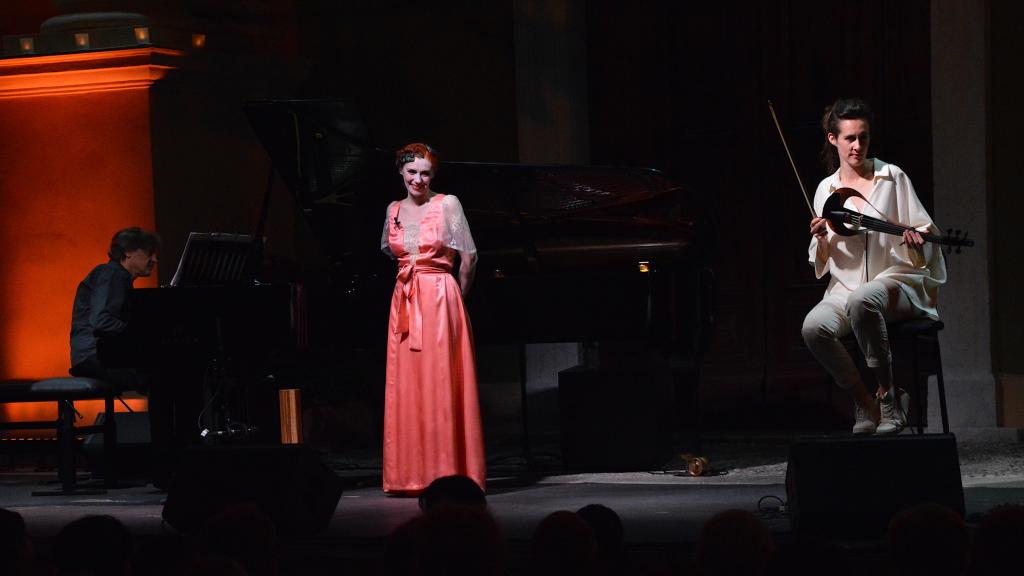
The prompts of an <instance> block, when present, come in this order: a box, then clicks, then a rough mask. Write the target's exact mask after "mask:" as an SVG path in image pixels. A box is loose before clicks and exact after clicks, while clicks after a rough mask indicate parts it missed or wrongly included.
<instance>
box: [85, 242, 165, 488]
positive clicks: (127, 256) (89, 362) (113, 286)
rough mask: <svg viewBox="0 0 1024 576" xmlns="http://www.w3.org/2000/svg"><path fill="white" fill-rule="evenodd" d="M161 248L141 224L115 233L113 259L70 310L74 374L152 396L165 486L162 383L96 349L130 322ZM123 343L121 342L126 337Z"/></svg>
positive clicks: (156, 474) (156, 478) (156, 464)
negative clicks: (108, 361) (139, 284)
mask: <svg viewBox="0 0 1024 576" xmlns="http://www.w3.org/2000/svg"><path fill="white" fill-rule="evenodd" d="M159 252H160V237H159V236H157V235H156V234H154V233H152V232H147V231H146V230H143V229H142V228H137V227H133V228H125V229H124V230H119V231H118V232H117V233H116V234H114V237H113V239H111V241H110V250H109V251H108V252H107V256H108V257H109V258H110V260H109V261H108V262H107V263H106V264H100V265H99V266H97V267H95V268H93V269H92V272H89V275H88V276H86V277H85V279H84V280H82V282H81V283H80V284H79V285H78V291H77V292H75V304H74V307H73V308H72V311H71V370H70V372H71V375H72V376H82V377H88V378H96V379H98V380H103V381H105V382H109V383H110V384H113V385H115V386H117V388H118V389H119V390H139V391H141V392H143V393H145V394H147V395H148V396H149V417H150V435H151V438H152V442H153V451H152V455H153V463H152V464H153V485H154V486H156V487H158V488H161V487H164V486H165V485H166V484H167V482H168V480H169V477H170V473H171V470H172V469H173V458H172V456H173V450H172V446H171V444H172V438H171V434H172V432H171V430H172V426H173V425H172V419H173V411H172V410H173V408H172V407H171V405H170V402H171V401H172V400H171V399H170V398H157V397H156V396H158V395H162V396H168V395H169V394H167V393H163V394H160V392H161V390H159V388H160V386H159V384H157V385H153V384H154V383H151V382H147V381H146V380H142V379H140V378H139V377H138V375H137V374H136V371H135V369H133V368H124V367H109V366H104V365H103V364H102V363H101V362H100V360H99V356H98V354H97V345H98V342H99V340H100V339H101V338H108V339H111V340H116V339H117V338H118V336H120V335H123V334H124V333H125V331H126V330H127V328H128V322H129V316H130V303H131V300H130V298H129V292H130V291H131V290H132V284H134V282H135V279H136V278H141V277H145V276H149V275H150V274H152V273H153V267H154V266H156V263H157V259H158V255H159ZM122 344H123V343H122Z"/></svg>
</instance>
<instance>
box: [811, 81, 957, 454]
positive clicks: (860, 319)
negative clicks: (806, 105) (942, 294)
mask: <svg viewBox="0 0 1024 576" xmlns="http://www.w3.org/2000/svg"><path fill="white" fill-rule="evenodd" d="M872 126H873V118H872V114H871V109H870V108H869V107H868V105H867V103H866V102H864V101H863V100H860V99H857V98H849V99H840V100H837V101H836V102H834V103H833V104H832V105H831V106H829V107H828V108H826V110H825V115H824V117H823V119H822V131H823V132H824V135H825V144H824V147H823V150H822V158H823V160H824V161H825V163H826V165H827V167H828V169H829V170H830V171H832V170H834V172H833V173H832V174H831V175H829V176H828V177H826V178H825V179H824V180H822V181H821V183H820V184H818V188H817V190H816V191H815V193H814V213H815V214H819V215H821V214H822V209H823V207H824V205H825V201H826V200H828V198H829V196H830V195H831V194H832V193H833V192H834V191H835V190H838V189H840V188H852V189H854V190H856V191H857V192H859V194H853V195H851V196H850V197H849V198H848V199H847V200H846V203H845V204H844V207H845V208H848V209H851V210H855V211H857V212H860V213H862V214H864V215H865V216H871V217H873V218H878V219H881V220H885V221H888V222H891V223H894V224H900V225H903V226H906V227H909V228H911V229H910V230H907V231H904V232H903V235H902V236H899V235H892V234H883V233H881V232H875V231H871V230H867V229H864V230H861V231H859V233H858V234H854V235H841V234H837V233H835V231H834V229H833V228H831V226H834V225H842V224H831V223H829V222H828V221H826V220H825V219H824V218H820V217H815V218H812V219H811V224H810V233H811V244H810V247H809V260H810V263H811V265H812V266H814V272H815V275H816V276H817V277H818V278H821V277H823V276H824V275H825V274H829V275H830V279H829V283H828V288H827V289H826V290H825V296H824V298H823V299H822V300H821V302H819V303H818V305H816V306H815V307H814V308H812V309H811V311H810V312H809V313H808V314H807V317H806V318H805V319H804V324H803V329H802V333H803V338H804V342H806V344H807V347H808V348H809V349H810V350H811V352H812V353H813V354H814V356H815V357H816V358H817V359H818V361H819V362H820V363H821V364H822V365H823V366H824V367H825V369H826V370H828V372H829V373H830V374H831V375H832V377H833V378H835V381H836V383H837V384H838V385H839V386H840V387H841V388H843V389H845V390H847V391H849V392H850V394H851V395H852V396H853V401H854V403H855V407H856V410H855V412H856V421H855V423H854V425H853V433H854V434H897V433H899V432H900V431H901V430H902V429H903V427H904V426H906V421H907V416H906V414H907V407H908V405H909V401H910V399H909V396H908V395H907V393H906V391H904V390H903V389H901V388H898V387H897V386H895V385H894V384H893V381H892V380H893V377H892V366H891V362H892V356H891V353H890V351H889V340H888V336H887V334H886V322H899V321H902V320H910V319H913V318H932V319H936V320H937V319H938V312H937V311H936V309H935V306H936V298H937V296H938V287H939V285H941V284H943V283H944V282H945V281H946V267H945V262H944V260H943V257H942V251H941V250H940V249H939V248H938V247H937V246H935V245H934V244H930V243H925V242H924V240H923V239H922V237H921V234H920V232H929V231H931V232H937V231H938V229H937V227H936V226H935V224H934V223H933V222H932V219H931V217H930V216H929V215H928V212H927V211H926V210H925V209H924V207H923V206H922V205H921V202H920V200H918V198H917V194H916V193H915V192H914V187H913V185H912V184H911V183H910V178H909V177H908V176H907V174H906V173H905V172H903V170H901V169H900V168H899V167H897V166H896V165H895V164H888V163H886V162H883V161H881V160H879V159H878V158H870V157H869V156H868V148H869V145H870V143H871V128H872ZM844 232H845V231H844ZM850 332H853V334H854V336H855V338H856V340H857V345H858V346H859V347H860V349H861V352H863V354H864V359H865V363H866V364H867V366H868V367H869V368H870V371H871V373H872V374H873V375H874V377H875V381H876V383H877V385H878V389H877V391H876V392H875V394H873V395H872V394H869V392H868V391H867V388H866V387H865V385H864V382H862V380H861V377H860V374H859V372H858V371H857V368H856V366H855V365H854V363H853V359H852V358H851V357H850V355H849V353H848V352H847V351H846V348H845V347H844V346H843V345H842V343H840V342H839V339H840V338H843V337H844V336H846V335H847V334H849V333H850Z"/></svg>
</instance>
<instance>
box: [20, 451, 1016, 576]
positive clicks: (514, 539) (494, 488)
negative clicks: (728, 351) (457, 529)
mask: <svg viewBox="0 0 1024 576" xmlns="http://www.w3.org/2000/svg"><path fill="white" fill-rule="evenodd" d="M791 440H792V438H791V437H779V436H772V437H765V436H758V437H752V436H748V435H723V436H717V437H711V438H708V440H707V442H706V443H705V447H706V449H705V450H703V451H702V454H703V455H706V456H707V457H708V458H709V459H710V461H711V465H712V467H713V469H714V474H713V475H710V476H703V477H690V476H687V475H685V473H684V472H683V471H682V467H683V465H682V461H681V459H678V458H676V459H674V460H673V461H671V462H668V463H667V465H666V466H664V467H663V468H662V469H658V470H651V471H644V472H617V473H578V472H571V471H566V470H561V469H559V465H558V463H557V461H556V460H555V459H554V458H551V457H550V456H543V455H539V456H538V457H537V458H535V459H534V461H533V462H532V467H527V466H526V461H525V460H524V459H523V458H522V457H521V456H519V455H518V454H517V453H516V452H515V451H510V452H509V453H508V454H505V455H502V454H494V455H493V456H492V458H491V462H492V465H491V466H490V467H489V472H490V475H491V476H490V479H489V491H488V496H487V499H488V504H489V507H490V509H491V511H492V513H493V515H494V516H495V518H496V519H497V521H498V524H499V526H500V528H501V530H502V533H503V535H504V537H505V539H506V541H507V542H508V547H509V551H510V555H511V556H512V557H514V558H515V557H519V558H520V559H521V558H523V557H525V555H527V554H528V543H529V540H530V538H531V535H532V533H533V530H534V528H535V527H536V525H537V524H538V522H539V521H540V520H541V519H542V518H543V517H544V516H546V515H547V514H549V513H551V512H553V511H556V510H577V509H579V508H580V507H582V506H585V505H587V504H592V503H600V504H604V505H606V506H609V507H610V508H612V509H613V510H615V511H616V512H618V514H619V515H620V517H621V518H622V522H623V525H624V527H625V538H626V542H627V548H628V550H630V553H631V554H632V555H633V556H634V557H639V558H646V560H645V561H647V562H649V563H652V564H655V565H663V566H664V565H674V564H679V563H680V562H685V560H684V559H682V560H681V558H685V557H686V555H687V554H689V552H690V551H692V545H693V543H694V542H695V541H696V538H697V535H698V533H699V530H700V528H701V526H702V525H703V524H704V522H705V521H706V520H707V519H708V518H710V517H711V516H713V515H714V514H716V513H718V512H721V511H723V510H728V509H743V510H749V511H751V512H755V513H756V514H758V515H759V516H760V517H761V518H762V519H763V520H764V522H765V524H766V525H767V526H768V528H769V529H770V530H771V531H772V532H773V533H775V534H776V535H777V536H778V537H780V538H785V537H786V535H787V534H788V533H789V531H790V525H789V519H788V517H787V515H786V514H785V513H781V512H779V509H778V507H779V504H781V503H782V502H784V501H785V500H786V489H785V470H786V454H787V447H788V444H789V442H790V441H791ZM958 451H959V455H960V462H961V477H962V482H963V486H964V495H965V503H966V510H967V517H968V521H969V522H970V521H971V520H972V519H973V518H977V517H978V516H979V515H982V514H984V513H985V512H987V511H988V510H990V509H991V508H992V507H994V506H996V505H998V504H1003V503H1011V502H1012V503H1024V446H1022V445H1020V444H1015V443H961V444H960V445H959V446H958ZM324 460H325V461H326V462H327V463H328V464H329V465H330V466H331V467H332V468H333V469H334V470H335V471H336V472H337V473H338V474H339V475H340V476H342V477H343V478H344V479H345V482H346V486H347V488H346V490H345V492H344V494H343V495H342V497H341V500H340V501H339V503H338V506H337V508H336V510H335V514H334V518H333V520H332V522H331V524H330V526H329V528H328V530H327V531H326V532H323V533H321V534H319V535H317V536H315V537H314V538H311V539H307V540H303V541H301V542H294V543H292V544H290V545H289V548H288V554H289V555H291V556H292V557H293V560H295V561H294V562H292V563H291V565H292V566H298V565H303V564H304V563H306V562H313V561H314V560H315V561H317V562H319V561H329V562H331V563H335V564H337V563H339V562H340V563H342V564H347V565H350V566H352V567H353V568H359V567H366V566H371V565H372V564H373V563H374V562H375V560H376V559H377V558H378V557H379V556H380V555H381V554H382V552H383V546H384V543H385V540H386V537H387V535H388V534H389V533H390V532H391V531H392V530H393V529H394V528H395V527H396V526H398V525H399V524H401V523H403V522H405V521H406V520H408V519H410V518H412V517H414V516H415V515H416V514H418V513H419V510H418V507H417V501H416V499H414V498H398V497H390V496H385V495H384V494H383V493H382V491H381V489H380V480H379V456H378V455H375V454H373V453H362V454H359V453H341V454H329V455H325V458H324ZM676 460H678V462H677V461H676ZM51 480H53V472H49V471H48V472H26V471H23V470H22V471H9V472H6V473H0V507H4V508H9V509H13V510H16V511H17V512H19V513H21V514H22V515H23V516H24V518H25V520H26V523H27V525H28V529H29V532H30V534H31V535H32V537H33V538H34V539H35V540H36V541H37V542H40V543H41V544H42V546H43V547H44V548H45V546H46V543H47V542H49V541H51V540H52V538H53V537H54V535H55V534H56V533H57V532H58V531H59V530H60V528H61V527H62V526H64V525H65V524H67V523H68V522H69V521H71V520H74V519H76V518H78V517H81V516H83V515H86V514H109V515H112V516H115V517H117V518H118V519H120V520H121V521H122V522H124V523H125V524H126V525H127V526H128V527H129V528H130V530H131V531H132V533H133V534H134V535H136V537H137V538H139V539H140V540H146V539H151V538H159V537H160V536H162V535H167V534H168V533H173V532H174V530H173V528H172V527H170V526H169V525H167V524H166V523H164V522H163V521H162V518H161V511H162V502H163V500H164V498H165V496H166V494H165V493H164V492H161V491H158V490H155V489H153V488H152V487H151V486H135V487H128V488H122V489H116V490H111V491H108V492H107V494H105V495H100V496H50V497H33V496H32V495H31V492H32V491H33V490H38V489H40V487H41V485H43V484H44V483H45V482H47V481H51ZM867 550H869V553H870V545H869V547H868V549H867ZM299 559H301V560H299ZM308 568H309V566H306V569H308Z"/></svg>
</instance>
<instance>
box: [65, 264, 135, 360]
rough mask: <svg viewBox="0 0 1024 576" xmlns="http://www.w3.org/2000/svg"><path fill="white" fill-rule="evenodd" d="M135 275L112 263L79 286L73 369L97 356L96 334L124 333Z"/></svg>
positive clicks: (94, 271)
mask: <svg viewBox="0 0 1024 576" xmlns="http://www.w3.org/2000/svg"><path fill="white" fill-rule="evenodd" d="M132 281H133V278H132V275H131V273H130V272H128V271H127V270H125V269H124V266H121V264H120V263H118V262H114V261H113V260H111V261H110V262H107V263H106V264H100V265H99V266H97V267H95V268H93V269H92V272H89V275H88V276H86V277H85V280H82V282H81V284H79V285H78V291H77V292H75V305H74V308H72V310H71V366H72V370H74V367H75V366H78V365H79V364H81V363H83V362H85V361H86V360H88V359H89V358H91V357H95V356H96V334H97V333H98V332H99V333H113V334H117V333H120V332H124V330H125V328H127V326H128V292H129V291H130V290H131V289H132Z"/></svg>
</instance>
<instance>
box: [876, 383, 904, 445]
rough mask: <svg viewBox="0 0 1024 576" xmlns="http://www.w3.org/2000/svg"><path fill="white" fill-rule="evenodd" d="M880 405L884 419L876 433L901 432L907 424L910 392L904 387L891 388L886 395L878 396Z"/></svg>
mask: <svg viewBox="0 0 1024 576" xmlns="http://www.w3.org/2000/svg"><path fill="white" fill-rule="evenodd" d="M894 394H895V398H894V397H893V395H894ZM878 405H879V407H880V408H881V412H882V420H881V422H879V424H878V427H877V428H876V429H875V434H883V435H884V434H899V433H900V432H901V431H902V430H903V428H904V427H906V425H907V409H908V408H910V394H907V391H906V390H903V389H902V388H896V387H892V388H889V391H888V392H887V393H886V394H885V395H884V396H879V397H878Z"/></svg>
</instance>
